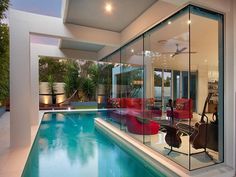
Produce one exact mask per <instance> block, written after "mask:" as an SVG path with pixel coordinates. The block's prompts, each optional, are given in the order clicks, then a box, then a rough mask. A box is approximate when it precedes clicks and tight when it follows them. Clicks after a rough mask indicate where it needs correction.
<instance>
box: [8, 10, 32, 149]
mask: <svg viewBox="0 0 236 177" xmlns="http://www.w3.org/2000/svg"><path fill="white" fill-rule="evenodd" d="M10 19H11V11H10ZM29 47H30V46H29V32H28V29H27V25H25V24H22V22H20V21H17V20H16V19H12V20H10V49H11V50H10V111H11V113H10V146H11V147H22V146H27V145H30V136H31V130H30V109H31V105H30V103H31V101H30V98H31V95H30V51H29Z"/></svg>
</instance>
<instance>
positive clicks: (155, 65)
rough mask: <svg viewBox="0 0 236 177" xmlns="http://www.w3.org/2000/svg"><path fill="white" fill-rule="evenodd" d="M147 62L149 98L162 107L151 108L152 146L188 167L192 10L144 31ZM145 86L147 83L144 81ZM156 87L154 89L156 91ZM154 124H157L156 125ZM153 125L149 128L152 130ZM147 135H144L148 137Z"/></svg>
mask: <svg viewBox="0 0 236 177" xmlns="http://www.w3.org/2000/svg"><path fill="white" fill-rule="evenodd" d="M144 55H145V58H144V64H145V67H144V68H145V69H146V68H147V67H146V65H147V64H148V63H149V64H150V65H151V66H150V68H151V69H150V70H147V72H148V71H149V72H151V73H153V71H154V74H153V76H152V77H150V78H148V79H147V80H144V82H145V83H146V82H148V81H149V80H152V78H153V77H154V82H153V83H154V85H151V84H149V85H151V86H152V87H150V88H147V89H148V90H145V93H146V92H148V93H149V94H148V96H147V95H145V96H146V99H147V98H154V97H155V99H159V100H160V101H159V102H161V106H160V107H159V108H158V107H156V106H153V108H152V120H153V121H154V122H155V123H157V124H158V126H159V131H158V134H153V135H151V138H150V143H149V144H147V145H148V146H150V147H151V148H153V149H155V150H156V151H158V152H160V153H161V154H163V155H164V156H166V157H168V158H170V159H171V160H173V161H175V162H176V163H178V164H180V165H182V166H184V167H185V168H188V169H189V155H188V154H189V134H188V132H185V130H184V129H183V130H182V129H180V128H179V127H178V125H179V124H180V125H181V123H182V122H184V124H186V127H189V122H190V121H189V120H190V118H191V117H192V112H191V110H192V109H191V106H192V101H191V99H189V13H188V8H186V9H184V10H183V11H180V12H178V13H177V14H175V15H174V16H173V17H171V18H169V19H167V20H166V21H164V22H162V23H161V24H159V25H158V26H157V27H155V28H154V29H152V30H150V31H149V32H147V33H146V34H145V38H144ZM145 85H146V84H145ZM153 90H154V92H153ZM153 127H154V126H153ZM153 127H150V129H152V128H153ZM146 137H147V135H145V138H146Z"/></svg>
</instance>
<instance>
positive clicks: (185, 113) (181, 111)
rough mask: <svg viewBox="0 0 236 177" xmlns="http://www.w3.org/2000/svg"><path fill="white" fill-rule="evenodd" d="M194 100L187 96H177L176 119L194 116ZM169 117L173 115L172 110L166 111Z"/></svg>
mask: <svg viewBox="0 0 236 177" xmlns="http://www.w3.org/2000/svg"><path fill="white" fill-rule="evenodd" d="M192 107H193V101H192V99H187V98H177V99H176V103H175V109H174V118H176V119H191V118H192V117H193V111H192ZM166 114H167V116H168V117H171V111H170V110H167V112H166Z"/></svg>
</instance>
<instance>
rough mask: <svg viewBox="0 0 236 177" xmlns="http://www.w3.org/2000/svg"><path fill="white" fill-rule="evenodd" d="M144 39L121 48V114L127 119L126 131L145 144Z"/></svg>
mask: <svg viewBox="0 0 236 177" xmlns="http://www.w3.org/2000/svg"><path fill="white" fill-rule="evenodd" d="M142 51H143V38H142V37H140V38H138V39H136V40H134V41H132V42H131V43H130V44H128V45H126V46H124V47H123V48H121V72H120V76H121V77H120V78H121V88H122V89H121V100H122V102H124V105H123V106H122V110H121V114H122V115H123V116H125V117H126V131H127V133H128V134H129V135H131V136H132V137H134V138H135V139H137V140H139V141H141V142H143V141H144V140H143V134H144V133H145V130H144V127H145V124H144V123H143V119H144V117H143V102H144V100H143V94H144V92H143V90H144V86H143V80H144V73H143V54H142Z"/></svg>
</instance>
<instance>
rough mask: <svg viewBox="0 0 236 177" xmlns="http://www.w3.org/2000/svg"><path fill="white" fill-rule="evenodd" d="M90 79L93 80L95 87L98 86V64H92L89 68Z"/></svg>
mask: <svg viewBox="0 0 236 177" xmlns="http://www.w3.org/2000/svg"><path fill="white" fill-rule="evenodd" d="M88 74H89V77H90V78H91V79H92V81H93V83H94V85H95V86H97V85H98V66H97V65H96V64H92V65H91V66H89V68H88Z"/></svg>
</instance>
